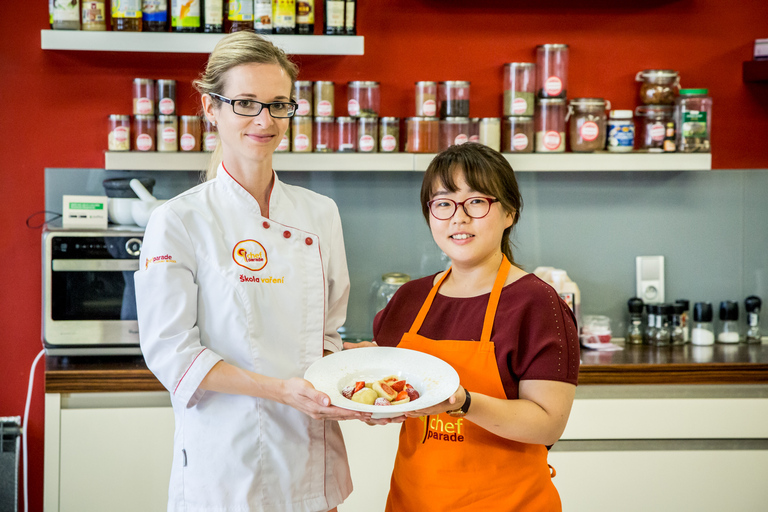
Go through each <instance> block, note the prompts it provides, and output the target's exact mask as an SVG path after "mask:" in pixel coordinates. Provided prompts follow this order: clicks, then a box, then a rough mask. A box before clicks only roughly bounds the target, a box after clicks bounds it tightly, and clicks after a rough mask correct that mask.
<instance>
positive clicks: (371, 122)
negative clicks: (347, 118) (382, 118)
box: [357, 117, 379, 153]
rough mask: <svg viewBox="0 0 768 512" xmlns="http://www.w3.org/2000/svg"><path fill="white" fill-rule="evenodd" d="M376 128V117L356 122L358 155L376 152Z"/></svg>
mask: <svg viewBox="0 0 768 512" xmlns="http://www.w3.org/2000/svg"><path fill="white" fill-rule="evenodd" d="M378 128H379V118H378V117H361V118H359V119H358V120H357V151H358V153H375V152H376V151H377V150H378V141H379V135H378V133H379V130H378Z"/></svg>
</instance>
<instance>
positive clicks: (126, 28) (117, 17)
mask: <svg viewBox="0 0 768 512" xmlns="http://www.w3.org/2000/svg"><path fill="white" fill-rule="evenodd" d="M112 30H114V31H115V32H141V0H123V1H122V2H114V1H113V2H112Z"/></svg>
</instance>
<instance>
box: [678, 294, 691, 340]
mask: <svg viewBox="0 0 768 512" xmlns="http://www.w3.org/2000/svg"><path fill="white" fill-rule="evenodd" d="M675 304H679V305H680V307H682V309H683V312H682V313H681V314H680V327H682V329H683V340H685V342H686V343H688V342H689V341H691V335H690V330H691V329H690V323H691V322H690V319H689V317H688V310H689V309H691V303H690V301H688V300H686V299H678V300H676V301H675Z"/></svg>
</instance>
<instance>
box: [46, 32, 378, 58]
mask: <svg viewBox="0 0 768 512" xmlns="http://www.w3.org/2000/svg"><path fill="white" fill-rule="evenodd" d="M222 37H224V34H174V33H170V32H112V31H106V32H91V31H84V30H41V31H40V42H41V48H42V49H43V50H83V51H99V52H164V53H211V52H212V51H213V47H214V46H216V43H218V42H219V40H220V39H221V38H222ZM264 37H266V38H267V39H269V40H270V41H272V42H273V43H275V45H277V46H278V47H280V48H282V49H283V50H284V51H285V52H286V53H288V54H293V55H363V52H364V47H365V45H364V38H363V36H280V35H271V36H270V35H268V36H264Z"/></svg>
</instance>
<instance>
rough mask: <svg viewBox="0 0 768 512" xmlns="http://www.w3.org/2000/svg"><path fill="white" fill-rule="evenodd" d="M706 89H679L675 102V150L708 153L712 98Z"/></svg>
mask: <svg viewBox="0 0 768 512" xmlns="http://www.w3.org/2000/svg"><path fill="white" fill-rule="evenodd" d="M707 93H708V91H707V89H681V90H680V96H679V97H678V98H677V100H676V104H675V122H676V125H677V127H678V130H677V150H678V151H682V152H683V153H709V151H710V147H709V132H710V129H711V126H712V98H710V97H709V96H707Z"/></svg>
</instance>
